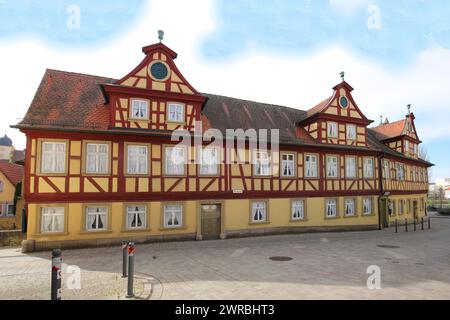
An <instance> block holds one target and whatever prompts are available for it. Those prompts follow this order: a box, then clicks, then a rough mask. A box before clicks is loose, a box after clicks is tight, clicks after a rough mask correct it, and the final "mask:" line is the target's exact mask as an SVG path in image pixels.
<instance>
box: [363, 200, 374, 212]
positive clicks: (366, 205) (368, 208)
mask: <svg viewBox="0 0 450 320" xmlns="http://www.w3.org/2000/svg"><path fill="white" fill-rule="evenodd" d="M363 214H364V215H371V214H372V198H363Z"/></svg>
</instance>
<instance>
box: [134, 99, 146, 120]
mask: <svg viewBox="0 0 450 320" xmlns="http://www.w3.org/2000/svg"><path fill="white" fill-rule="evenodd" d="M131 119H135V120H148V101H147V100H139V99H133V100H131Z"/></svg>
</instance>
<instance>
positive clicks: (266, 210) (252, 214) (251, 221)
mask: <svg viewBox="0 0 450 320" xmlns="http://www.w3.org/2000/svg"><path fill="white" fill-rule="evenodd" d="M261 203H264V217H265V219H264V220H255V219H254V217H255V214H256V211H255V212H254V211H253V209H254V205H255V204H261ZM260 209H261V208H260ZM268 223H270V222H269V201H268V200H250V217H249V224H250V225H258V224H268Z"/></svg>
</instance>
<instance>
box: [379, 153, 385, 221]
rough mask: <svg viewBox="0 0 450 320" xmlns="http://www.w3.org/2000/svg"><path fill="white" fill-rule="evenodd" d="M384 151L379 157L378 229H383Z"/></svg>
mask: <svg viewBox="0 0 450 320" xmlns="http://www.w3.org/2000/svg"><path fill="white" fill-rule="evenodd" d="M383 160H384V152H383V153H382V154H381V156H379V157H378V183H379V185H380V195H379V197H378V230H382V229H383V228H382V221H381V208H380V204H381V197H382V196H383V194H384V187H383V166H382V164H384V161H383Z"/></svg>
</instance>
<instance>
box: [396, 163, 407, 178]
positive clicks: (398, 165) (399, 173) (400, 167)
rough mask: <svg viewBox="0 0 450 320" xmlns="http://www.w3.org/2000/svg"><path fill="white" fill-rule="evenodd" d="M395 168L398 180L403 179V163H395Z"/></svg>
mask: <svg viewBox="0 0 450 320" xmlns="http://www.w3.org/2000/svg"><path fill="white" fill-rule="evenodd" d="M395 169H396V171H397V180H398V181H403V180H405V168H404V166H403V164H401V163H396V164H395Z"/></svg>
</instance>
